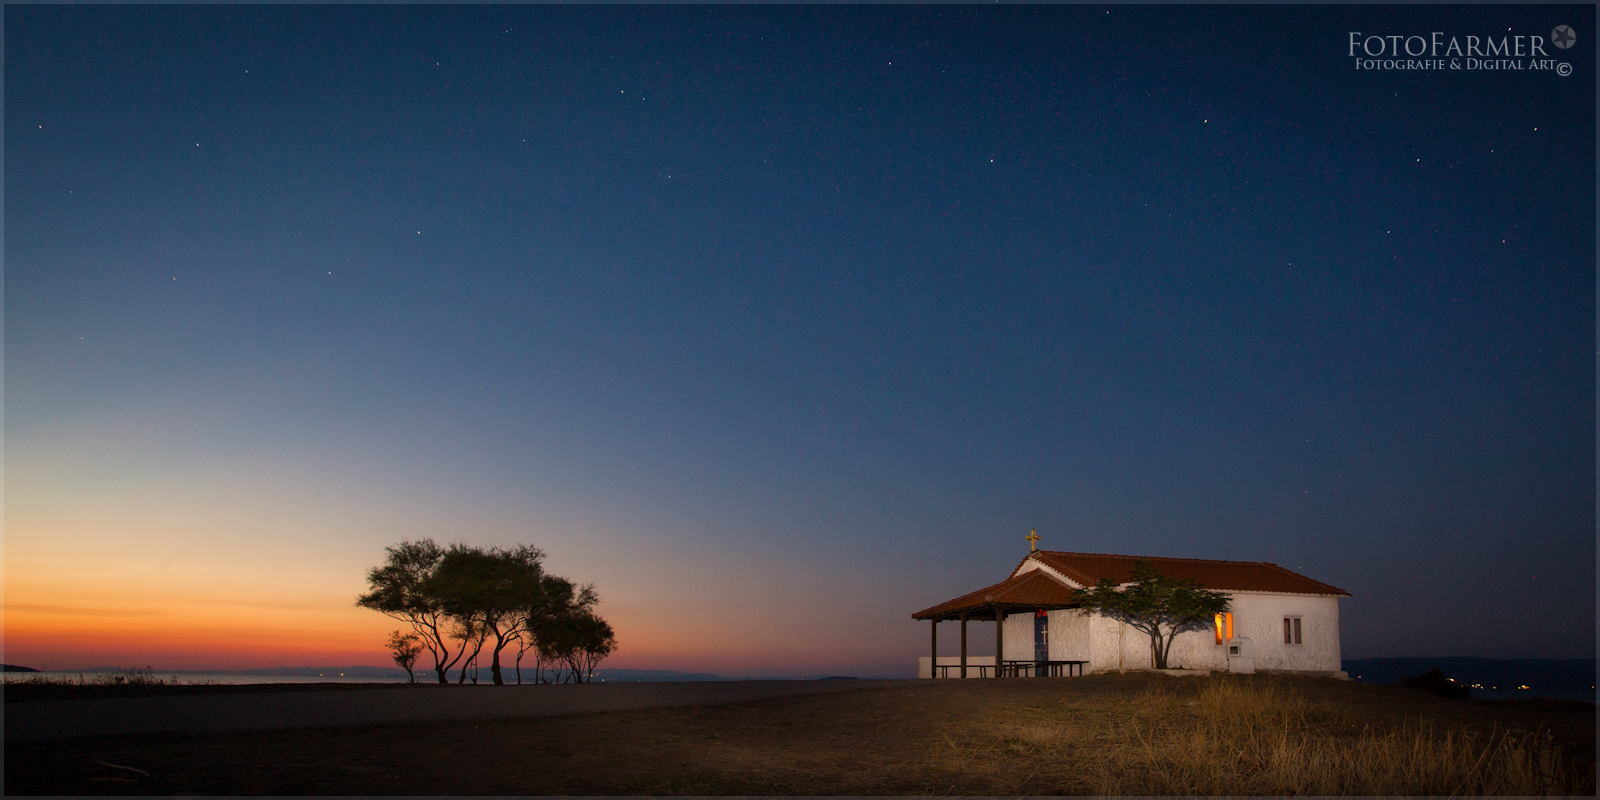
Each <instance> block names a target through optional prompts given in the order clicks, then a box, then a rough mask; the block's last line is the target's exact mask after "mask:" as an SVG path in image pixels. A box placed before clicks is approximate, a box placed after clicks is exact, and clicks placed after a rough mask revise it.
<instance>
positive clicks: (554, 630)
mask: <svg viewBox="0 0 1600 800" xmlns="http://www.w3.org/2000/svg"><path fill="white" fill-rule="evenodd" d="M384 552H385V554H386V559H385V562H384V563H383V564H381V565H379V566H376V567H373V568H372V569H371V570H369V571H368V572H367V584H368V588H369V591H368V592H367V593H366V594H363V595H361V596H359V597H358V598H356V605H358V606H361V607H363V608H370V609H372V610H374V611H378V612H380V613H382V614H384V615H386V616H389V617H391V618H393V619H397V620H400V621H402V622H405V623H406V624H408V625H409V626H410V627H411V631H412V634H411V635H414V636H416V637H417V640H418V641H419V642H420V645H421V647H422V648H423V649H426V650H427V651H428V652H429V654H431V655H432V657H433V662H434V671H435V673H436V674H437V677H438V680H439V682H440V683H448V682H449V678H448V672H449V670H450V669H451V668H452V667H455V666H457V665H459V666H460V670H461V671H460V676H459V679H458V682H465V681H466V679H467V674H468V670H469V668H471V667H472V666H473V665H475V664H476V663H477V659H478V656H479V654H480V653H481V652H482V651H483V649H484V648H485V647H486V646H487V647H489V649H490V654H491V657H490V672H491V674H492V676H493V678H494V682H495V683H497V684H498V683H504V682H505V681H504V678H503V677H502V674H501V670H500V655H501V652H502V651H503V650H504V649H505V648H506V647H507V646H509V645H511V644H513V643H515V644H517V657H518V664H519V670H518V682H521V670H520V662H521V656H522V653H523V652H524V651H526V650H528V649H530V648H531V649H535V650H536V651H537V652H538V653H539V655H540V657H541V661H543V660H544V659H546V658H548V660H551V661H552V662H556V663H559V664H561V665H563V666H566V667H568V668H569V669H570V671H571V676H570V678H569V679H572V680H577V681H579V682H581V681H582V680H583V679H584V677H585V676H587V675H589V674H592V672H593V669H594V666H595V665H596V664H598V663H599V661H600V660H602V659H604V658H605V657H606V656H607V655H609V654H610V653H611V652H612V651H613V650H615V648H616V637H615V636H614V635H612V633H611V627H610V625H608V624H607V623H606V622H605V620H603V619H601V618H600V617H599V616H597V615H596V614H595V613H594V607H595V606H596V605H597V604H598V603H599V596H598V595H597V594H596V593H595V591H594V587H593V586H592V585H590V586H584V587H581V588H580V587H577V586H575V585H574V584H573V583H572V582H570V581H568V580H566V579H565V578H561V577H558V576H554V575H548V574H546V573H545V571H544V553H543V552H542V551H540V550H539V549H538V548H536V547H532V546H529V545H519V546H517V547H513V548H501V547H490V548H482V547H474V546H470V545H466V544H459V543H458V544H452V545H450V546H449V547H441V546H440V545H438V544H437V543H435V542H434V541H433V540H431V539H423V540H420V541H416V542H411V541H406V542H401V543H400V544H398V545H394V546H393V547H388V548H385V550H384ZM400 635H401V634H400V633H399V632H396V637H399V636H400ZM545 639H548V640H549V644H546V643H544V641H543V640H545ZM473 680H474V681H476V680H477V679H476V677H474V678H473Z"/></svg>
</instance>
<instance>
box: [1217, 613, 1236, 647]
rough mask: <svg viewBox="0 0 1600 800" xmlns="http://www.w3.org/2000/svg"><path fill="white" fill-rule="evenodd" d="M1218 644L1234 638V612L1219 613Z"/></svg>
mask: <svg viewBox="0 0 1600 800" xmlns="http://www.w3.org/2000/svg"><path fill="white" fill-rule="evenodd" d="M1216 626H1217V644H1222V643H1223V642H1226V641H1228V640H1229V639H1232V638H1233V612H1232V611H1227V612H1224V613H1221V614H1218V615H1217V618H1216Z"/></svg>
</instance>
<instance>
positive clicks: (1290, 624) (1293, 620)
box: [1283, 617, 1301, 644]
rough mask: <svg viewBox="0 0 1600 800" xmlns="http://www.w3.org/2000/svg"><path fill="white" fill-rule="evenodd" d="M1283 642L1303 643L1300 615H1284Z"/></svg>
mask: <svg viewBox="0 0 1600 800" xmlns="http://www.w3.org/2000/svg"><path fill="white" fill-rule="evenodd" d="M1283 643H1284V644H1300V643H1301V641H1300V618H1299V617H1284V618H1283Z"/></svg>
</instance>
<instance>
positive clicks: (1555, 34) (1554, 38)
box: [1550, 25, 1578, 50]
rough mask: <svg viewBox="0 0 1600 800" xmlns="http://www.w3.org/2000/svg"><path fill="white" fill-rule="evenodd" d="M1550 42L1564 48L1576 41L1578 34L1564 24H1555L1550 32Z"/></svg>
mask: <svg viewBox="0 0 1600 800" xmlns="http://www.w3.org/2000/svg"><path fill="white" fill-rule="evenodd" d="M1550 43H1551V44H1553V45H1555V46H1556V47H1559V48H1561V49H1562V50H1565V49H1567V48H1569V47H1571V46H1573V45H1575V44H1577V43H1578V35H1577V34H1576V33H1573V32H1572V28H1570V27H1567V26H1566V25H1557V26H1556V29H1555V30H1553V31H1551V32H1550Z"/></svg>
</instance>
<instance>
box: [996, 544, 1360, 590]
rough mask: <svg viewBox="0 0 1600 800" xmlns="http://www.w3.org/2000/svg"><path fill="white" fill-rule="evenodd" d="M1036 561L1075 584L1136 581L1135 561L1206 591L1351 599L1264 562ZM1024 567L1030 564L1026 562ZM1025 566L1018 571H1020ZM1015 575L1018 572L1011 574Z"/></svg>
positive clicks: (1053, 557)
mask: <svg viewBox="0 0 1600 800" xmlns="http://www.w3.org/2000/svg"><path fill="white" fill-rule="evenodd" d="M1028 558H1031V559H1035V560H1037V561H1038V562H1039V563H1040V564H1043V565H1045V566H1048V567H1050V568H1052V569H1054V570H1056V571H1057V572H1059V573H1061V574H1062V575H1065V576H1067V577H1068V578H1070V579H1071V580H1073V581H1074V582H1076V583H1079V584H1082V585H1084V586H1092V585H1094V584H1095V582H1097V581H1099V580H1100V579H1102V578H1109V579H1111V580H1113V581H1116V582H1117V583H1126V582H1128V581H1131V580H1133V562H1135V561H1148V562H1150V566H1152V567H1155V568H1156V569H1158V570H1160V571H1161V574H1163V575H1166V576H1167V577H1170V578H1192V579H1194V580H1196V581H1199V582H1200V585H1201V586H1204V587H1206V588H1207V589H1216V590H1232V591H1241V592H1283V593H1285V594H1331V595H1340V596H1343V597H1349V596H1350V593H1349V592H1347V591H1345V590H1343V589H1340V588H1338V587H1336V586H1329V585H1328V584H1326V583H1323V582H1321V581H1314V580H1312V579H1310V578H1307V577H1306V576H1304V575H1301V574H1299V573H1296V572H1290V571H1289V570H1286V569H1284V568H1283V567H1280V566H1278V565H1277V564H1269V563H1267V562H1265V561H1211V560H1209V559H1203V558H1155V557H1151V556H1115V555H1103V554H1098V553H1064V552H1060V551H1057V550H1040V551H1038V552H1036V553H1029V554H1028ZM1022 563H1023V564H1026V563H1028V561H1027V559H1023V562H1022ZM1021 567H1022V564H1018V565H1017V568H1018V569H1021ZM1011 574H1012V575H1013V576H1015V575H1016V571H1015V570H1013V571H1012V573H1011Z"/></svg>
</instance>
